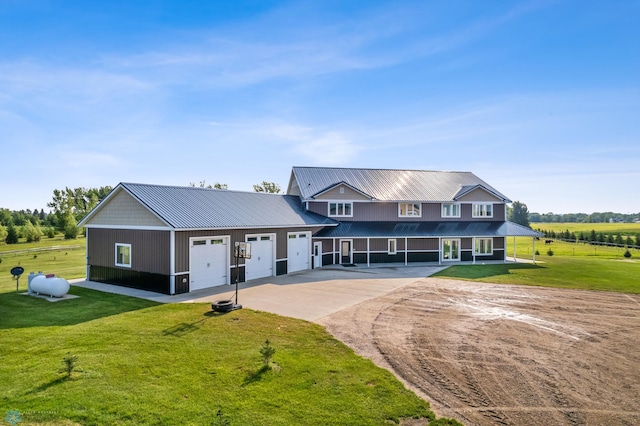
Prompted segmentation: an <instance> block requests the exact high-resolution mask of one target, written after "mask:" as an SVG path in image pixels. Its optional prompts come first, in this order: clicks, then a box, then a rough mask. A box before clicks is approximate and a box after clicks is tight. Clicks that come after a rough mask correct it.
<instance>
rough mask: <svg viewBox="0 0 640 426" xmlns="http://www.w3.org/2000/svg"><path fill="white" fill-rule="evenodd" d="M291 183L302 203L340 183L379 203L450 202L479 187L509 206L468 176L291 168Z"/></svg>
mask: <svg viewBox="0 0 640 426" xmlns="http://www.w3.org/2000/svg"><path fill="white" fill-rule="evenodd" d="M291 179H295V180H296V181H297V184H298V187H299V188H300V193H301V195H302V199H303V200H305V201H306V200H311V199H313V198H314V197H315V196H316V195H317V194H319V193H321V192H322V191H324V190H326V189H327V188H330V187H331V186H334V185H336V184H338V183H340V182H344V183H346V184H348V185H350V186H352V187H354V188H356V189H358V190H359V191H361V192H363V193H365V194H367V195H369V196H370V197H372V198H374V199H376V200H381V201H453V200H454V199H455V198H456V196H458V195H459V194H461V192H462V193H465V192H466V190H468V189H469V188H473V187H475V186H478V185H479V186H481V187H483V188H484V189H486V190H488V191H489V192H491V193H493V194H494V195H496V196H497V197H498V198H501V199H502V200H503V201H504V202H511V200H509V198H508V197H506V196H505V195H503V194H501V193H500V192H499V191H497V190H496V189H495V188H493V187H491V186H490V185H489V184H487V183H486V182H484V181H483V180H482V179H480V178H479V177H477V176H476V175H474V174H473V173H471V172H448V171H430V170H394V169H350V168H329V167H294V168H293V172H292V177H291ZM291 187H292V185H291V182H290V183H289V188H291Z"/></svg>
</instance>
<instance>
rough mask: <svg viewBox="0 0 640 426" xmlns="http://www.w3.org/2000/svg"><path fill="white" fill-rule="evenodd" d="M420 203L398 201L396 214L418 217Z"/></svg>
mask: <svg viewBox="0 0 640 426" xmlns="http://www.w3.org/2000/svg"><path fill="white" fill-rule="evenodd" d="M421 215H422V213H420V203H398V216H400V217H420V216H421Z"/></svg>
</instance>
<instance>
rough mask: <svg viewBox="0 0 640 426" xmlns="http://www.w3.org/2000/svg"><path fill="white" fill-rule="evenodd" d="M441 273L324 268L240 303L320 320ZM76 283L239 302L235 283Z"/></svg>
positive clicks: (274, 282)
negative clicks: (168, 286)
mask: <svg viewBox="0 0 640 426" xmlns="http://www.w3.org/2000/svg"><path fill="white" fill-rule="evenodd" d="M442 269H444V267H442V266H437V265H436V266H433V265H432V264H431V265H428V264H412V265H410V266H404V265H388V264H383V265H376V266H372V267H366V266H355V267H344V266H339V265H338V266H325V267H323V268H321V269H314V270H308V271H302V272H296V273H293V274H289V275H281V276H278V277H268V278H263V279H259V280H252V281H250V282H248V283H240V284H239V285H238V303H239V304H241V305H242V306H243V307H244V308H250V309H254V310H258V311H266V312H271V313H274V314H278V315H283V316H288V317H293V318H300V319H304V320H307V321H317V320H319V319H320V318H323V317H325V316H327V315H330V314H332V313H334V312H338V311H341V310H343V309H346V308H348V307H350V306H354V305H357V304H359V303H362V302H364V301H366V300H369V299H373V298H376V297H379V296H382V295H384V294H386V293H389V292H390V291H393V290H395V289H397V288H399V287H402V286H405V285H408V284H411V283H413V282H415V281H418V280H420V279H422V278H425V277H428V276H430V275H432V274H434V273H436V272H438V271H440V270H442ZM72 284H73V285H76V286H80V287H86V288H91V289H95V290H100V291H107V292H111V293H118V294H124V295H129V296H134V297H141V298H144V299H148V300H153V301H156V302H160V303H204V302H206V303H211V302H215V301H218V300H228V299H232V300H233V299H234V297H235V285H233V284H232V285H225V286H220V287H213V288H209V289H203V290H197V291H194V292H191V293H187V294H179V295H175V296H167V295H164V294H159V293H153V292H150V291H144V290H136V289H130V288H126V287H120V286H115V285H109V284H102V283H96V282H91V281H84V280H78V281H75V282H74V281H72Z"/></svg>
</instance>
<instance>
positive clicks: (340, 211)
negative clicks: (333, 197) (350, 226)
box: [329, 202, 353, 217]
mask: <svg viewBox="0 0 640 426" xmlns="http://www.w3.org/2000/svg"><path fill="white" fill-rule="evenodd" d="M329 216H334V217H352V216H353V203H350V202H336V203H329Z"/></svg>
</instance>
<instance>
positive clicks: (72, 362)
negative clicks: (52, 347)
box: [60, 352, 78, 377]
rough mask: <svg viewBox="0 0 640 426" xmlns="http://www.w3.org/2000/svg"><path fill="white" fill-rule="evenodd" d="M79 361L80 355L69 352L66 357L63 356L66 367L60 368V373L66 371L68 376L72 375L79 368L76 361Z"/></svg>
mask: <svg viewBox="0 0 640 426" xmlns="http://www.w3.org/2000/svg"><path fill="white" fill-rule="evenodd" d="M77 362H78V355H71V354H70V353H69V352H67V355H65V357H64V358H62V363H63V364H64V367H62V368H61V369H60V373H65V374H66V377H71V373H73V372H74V370H75V369H76V368H77V365H76V363H77Z"/></svg>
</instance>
